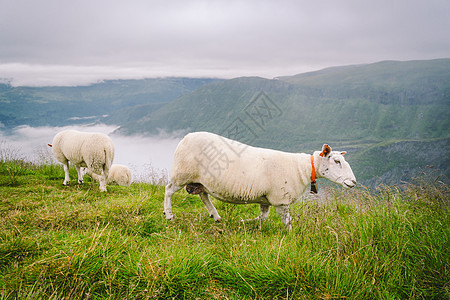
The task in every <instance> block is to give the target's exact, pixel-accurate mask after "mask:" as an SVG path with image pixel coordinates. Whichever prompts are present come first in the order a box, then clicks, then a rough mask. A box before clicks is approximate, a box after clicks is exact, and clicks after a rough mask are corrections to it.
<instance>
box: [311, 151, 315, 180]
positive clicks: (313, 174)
mask: <svg viewBox="0 0 450 300" xmlns="http://www.w3.org/2000/svg"><path fill="white" fill-rule="evenodd" d="M311 168H312V170H311V182H316V168H315V167H314V155H311Z"/></svg>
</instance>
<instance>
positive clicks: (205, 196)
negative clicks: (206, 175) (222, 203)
mask: <svg viewBox="0 0 450 300" xmlns="http://www.w3.org/2000/svg"><path fill="white" fill-rule="evenodd" d="M199 196H200V199H202V202H203V204H205V206H206V209H207V210H208V212H209V216H210V217H211V218H214V221H216V222H219V221H220V220H222V218H221V217H220V216H219V213H218V212H217V209H216V208H215V207H214V205H213V204H212V202H211V200H210V199H209V197H208V193H207V192H201V193H200V194H199Z"/></svg>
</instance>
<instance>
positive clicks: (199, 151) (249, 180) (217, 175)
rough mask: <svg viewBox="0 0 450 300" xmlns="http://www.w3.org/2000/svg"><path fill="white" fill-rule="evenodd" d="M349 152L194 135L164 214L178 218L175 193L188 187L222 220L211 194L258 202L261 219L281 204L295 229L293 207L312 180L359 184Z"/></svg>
mask: <svg viewBox="0 0 450 300" xmlns="http://www.w3.org/2000/svg"><path fill="white" fill-rule="evenodd" d="M344 154H345V152H338V151H331V148H330V147H329V146H328V145H326V144H325V145H323V148H322V151H316V152H314V154H313V155H309V154H305V153H287V152H281V151H276V150H271V149H264V148H256V147H251V146H248V145H245V144H242V143H240V142H236V141H233V140H230V139H227V138H224V137H221V136H219V135H216V134H212V133H208V132H195V133H190V134H188V135H186V136H185V137H184V138H183V140H181V141H180V143H179V144H178V147H177V149H176V151H175V155H174V161H173V165H172V170H171V173H170V177H169V183H168V184H167V186H166V191H165V198H164V214H165V215H166V218H167V219H172V217H173V214H172V206H171V201H172V196H173V194H174V193H175V192H177V191H178V190H180V189H182V188H183V187H184V186H186V190H187V191H188V192H189V193H192V194H199V196H200V198H201V200H202V201H203V203H204V204H205V206H206V208H207V210H208V212H209V214H210V215H211V217H213V218H214V220H216V221H219V220H220V219H221V218H220V216H219V214H218V213H217V210H216V208H215V207H214V205H213V204H212V203H211V201H210V199H209V197H208V195H212V196H213V197H214V198H217V199H219V200H221V201H224V202H228V203H235V204H247V203H258V204H259V205H260V209H261V214H260V216H259V217H257V218H256V220H264V219H266V218H267V216H268V215H269V209H270V206H275V209H276V211H277V212H278V214H279V215H280V217H281V219H282V220H283V223H284V224H285V225H286V226H287V227H288V228H289V229H290V228H291V225H290V222H291V217H290V214H289V205H290V204H293V203H295V202H296V201H297V200H298V199H299V198H300V196H301V195H302V194H303V193H304V191H305V189H306V187H307V186H308V184H310V183H313V184H312V189H313V188H314V187H315V179H316V178H321V177H323V178H327V179H329V180H331V181H333V182H336V183H339V184H341V185H343V186H344V187H353V186H355V185H356V178H355V176H354V175H353V172H352V169H351V168H350V165H349V164H348V163H347V162H346V161H345V159H344V157H343V155H344Z"/></svg>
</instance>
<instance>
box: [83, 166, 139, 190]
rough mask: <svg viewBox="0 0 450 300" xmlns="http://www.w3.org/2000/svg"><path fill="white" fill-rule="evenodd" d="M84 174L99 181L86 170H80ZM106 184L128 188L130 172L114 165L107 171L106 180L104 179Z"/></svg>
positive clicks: (128, 169) (125, 168) (125, 167)
mask: <svg viewBox="0 0 450 300" xmlns="http://www.w3.org/2000/svg"><path fill="white" fill-rule="evenodd" d="M81 171H82V172H83V175H84V174H88V175H89V176H91V177H92V178H93V179H95V180H97V181H100V178H99V176H98V175H97V174H94V173H92V172H91V171H90V170H89V169H88V168H82V170H81ZM106 183H107V184H117V185H122V186H130V184H131V170H130V168H128V167H127V166H124V165H119V164H114V165H112V166H111V168H110V169H109V174H108V178H106Z"/></svg>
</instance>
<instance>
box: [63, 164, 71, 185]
mask: <svg viewBox="0 0 450 300" xmlns="http://www.w3.org/2000/svg"><path fill="white" fill-rule="evenodd" d="M63 164H64V182H63V185H68V184H69V182H70V177H69V161H66V162H65V163H63Z"/></svg>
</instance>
